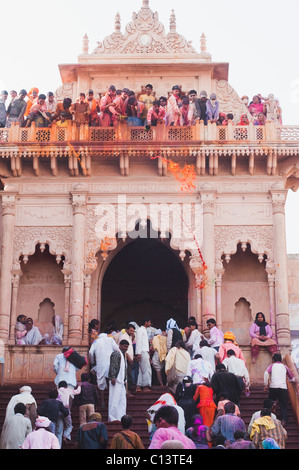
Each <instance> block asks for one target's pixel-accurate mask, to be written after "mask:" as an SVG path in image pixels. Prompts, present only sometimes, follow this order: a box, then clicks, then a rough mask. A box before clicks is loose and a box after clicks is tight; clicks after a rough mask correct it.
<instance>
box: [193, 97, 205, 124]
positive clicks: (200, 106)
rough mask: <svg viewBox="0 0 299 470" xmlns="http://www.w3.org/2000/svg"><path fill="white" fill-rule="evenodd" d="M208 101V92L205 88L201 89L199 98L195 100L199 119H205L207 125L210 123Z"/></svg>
mask: <svg viewBox="0 0 299 470" xmlns="http://www.w3.org/2000/svg"><path fill="white" fill-rule="evenodd" d="M207 101H208V94H207V92H206V91H205V90H203V91H201V92H200V94H199V98H198V99H197V100H195V106H196V109H197V115H198V119H199V120H200V121H203V122H204V125H205V126H206V125H207V124H208V114H207Z"/></svg>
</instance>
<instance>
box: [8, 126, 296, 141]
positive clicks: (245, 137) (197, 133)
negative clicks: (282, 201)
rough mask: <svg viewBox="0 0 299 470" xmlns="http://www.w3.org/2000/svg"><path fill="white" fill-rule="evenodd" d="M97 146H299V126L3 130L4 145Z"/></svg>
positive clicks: (18, 128) (20, 128)
mask: <svg viewBox="0 0 299 470" xmlns="http://www.w3.org/2000/svg"><path fill="white" fill-rule="evenodd" d="M83 141H84V142H93V143H100V144H105V143H119V142H138V143H142V142H145V143H147V142H168V143H175V142H185V143H186V142H195V141H197V142H202V143H209V142H213V143H215V142H217V143H219V144H225V143H228V142H240V143H241V142H244V143H246V142H247V141H248V142H261V141H268V142H269V141H271V142H289V143H292V142H299V126H277V125H275V124H274V123H272V122H267V123H266V124H265V125H264V126H254V125H253V124H252V123H251V124H250V125H249V126H235V125H233V124H232V123H228V125H227V126H216V124H215V123H208V125H207V126H205V125H204V124H203V122H200V123H198V124H196V125H195V126H190V127H167V126H165V125H164V124H161V125H158V126H157V127H151V128H150V129H146V128H144V127H131V126H128V125H127V124H126V123H121V124H119V126H118V127H89V126H87V125H81V126H80V127H77V126H76V125H75V124H71V125H69V126H68V127H58V126H56V125H52V127H50V128H36V127H35V126H34V124H32V126H31V127H28V128H26V127H25V128H24V127H20V126H19V125H18V124H13V125H12V126H11V127H10V128H0V145H1V144H10V143H14V144H15V143H20V144H22V143H40V144H48V143H60V142H83Z"/></svg>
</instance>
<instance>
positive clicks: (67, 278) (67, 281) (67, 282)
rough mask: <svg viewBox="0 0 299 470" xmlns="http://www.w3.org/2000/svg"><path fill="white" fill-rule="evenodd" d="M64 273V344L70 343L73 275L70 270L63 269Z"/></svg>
mask: <svg viewBox="0 0 299 470" xmlns="http://www.w3.org/2000/svg"><path fill="white" fill-rule="evenodd" d="M62 273H63V275H64V317H63V337H62V344H63V345H66V344H68V337H69V314H70V297H71V295H70V294H71V283H72V275H71V272H70V271H68V270H64V269H63V270H62Z"/></svg>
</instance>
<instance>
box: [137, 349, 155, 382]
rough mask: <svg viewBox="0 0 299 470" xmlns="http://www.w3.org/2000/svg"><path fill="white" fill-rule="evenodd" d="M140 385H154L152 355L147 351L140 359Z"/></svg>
mask: <svg viewBox="0 0 299 470" xmlns="http://www.w3.org/2000/svg"><path fill="white" fill-rule="evenodd" d="M137 386H138V387H151V386H152V368H151V363H150V356H149V353H148V352H147V351H143V352H142V353H141V359H140V361H139V371H138V378H137Z"/></svg>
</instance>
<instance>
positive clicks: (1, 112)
mask: <svg viewBox="0 0 299 470" xmlns="http://www.w3.org/2000/svg"><path fill="white" fill-rule="evenodd" d="M7 97H8V92H7V91H6V90H3V91H1V93H0V127H5V124H6V118H7V111H6V105H5V102H6V100H7Z"/></svg>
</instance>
